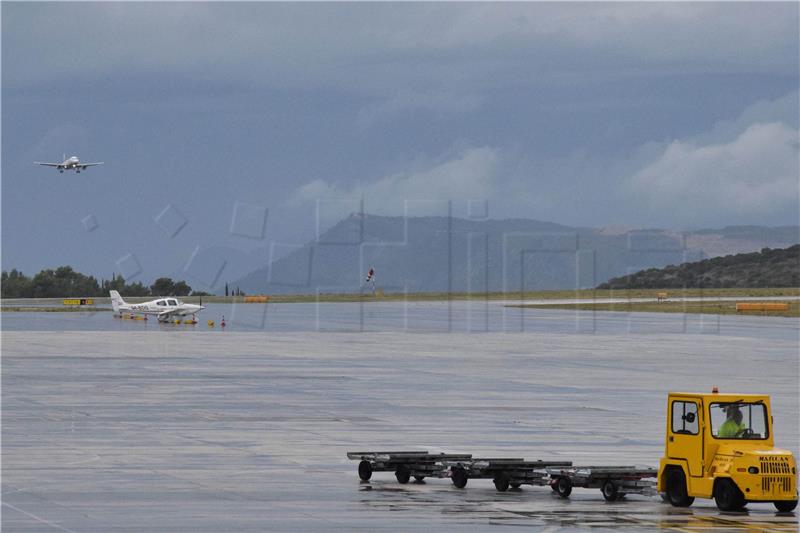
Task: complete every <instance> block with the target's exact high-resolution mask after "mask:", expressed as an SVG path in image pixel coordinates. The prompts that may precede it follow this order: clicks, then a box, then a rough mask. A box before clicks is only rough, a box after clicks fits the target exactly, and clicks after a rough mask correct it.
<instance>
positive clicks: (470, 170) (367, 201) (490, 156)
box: [290, 147, 501, 215]
mask: <svg viewBox="0 0 800 533" xmlns="http://www.w3.org/2000/svg"><path fill="white" fill-rule="evenodd" d="M500 166H501V157H500V154H499V152H498V150H496V149H494V148H490V147H481V148H471V149H466V150H463V151H461V152H460V153H458V154H457V155H456V156H454V157H452V158H450V159H448V160H446V161H443V162H439V163H438V164H434V165H433V166H430V167H429V168H427V169H423V170H420V171H416V172H408V173H399V174H394V175H390V176H385V177H383V178H380V179H379V180H377V181H375V182H372V183H362V184H358V185H355V186H351V187H344V186H339V185H336V184H330V183H328V182H326V181H324V180H314V181H312V182H310V183H307V184H305V185H303V186H302V187H300V188H298V189H297V190H296V191H295V193H294V194H293V196H292V198H291V200H290V203H291V204H293V205H300V204H307V203H311V202H314V201H316V200H331V199H361V198H363V200H364V210H365V211H366V212H368V213H372V214H394V215H401V214H403V213H404V209H405V205H406V201H411V202H420V201H422V202H426V201H446V200H456V201H458V200H476V199H488V198H490V197H492V196H493V195H494V194H495V186H496V180H497V178H498V175H499V169H500Z"/></svg>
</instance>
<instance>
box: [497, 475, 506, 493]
mask: <svg viewBox="0 0 800 533" xmlns="http://www.w3.org/2000/svg"><path fill="white" fill-rule="evenodd" d="M508 485H509V483H508V478H507V477H506V476H504V475H503V474H500V475H499V476H497V477H496V478H494V488H496V489H497V490H498V491H500V492H505V491H507V490H508Z"/></svg>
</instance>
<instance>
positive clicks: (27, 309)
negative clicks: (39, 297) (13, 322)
mask: <svg viewBox="0 0 800 533" xmlns="http://www.w3.org/2000/svg"><path fill="white" fill-rule="evenodd" d="M0 311H2V312H4V313H97V312H100V311H111V308H110V307H86V306H83V307H81V306H78V305H69V306H67V305H65V306H63V307H50V306H32V305H29V306H24V305H3V306H0Z"/></svg>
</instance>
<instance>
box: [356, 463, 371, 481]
mask: <svg viewBox="0 0 800 533" xmlns="http://www.w3.org/2000/svg"><path fill="white" fill-rule="evenodd" d="M358 477H360V478H361V479H362V480H364V481H369V478H371V477H372V464H370V462H369V461H366V460H365V461H361V462H360V463H358Z"/></svg>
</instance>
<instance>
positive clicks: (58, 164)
mask: <svg viewBox="0 0 800 533" xmlns="http://www.w3.org/2000/svg"><path fill="white" fill-rule="evenodd" d="M33 164H34V165H43V166H46V167H60V166H61V163H40V162H39V161H34V162H33Z"/></svg>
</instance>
